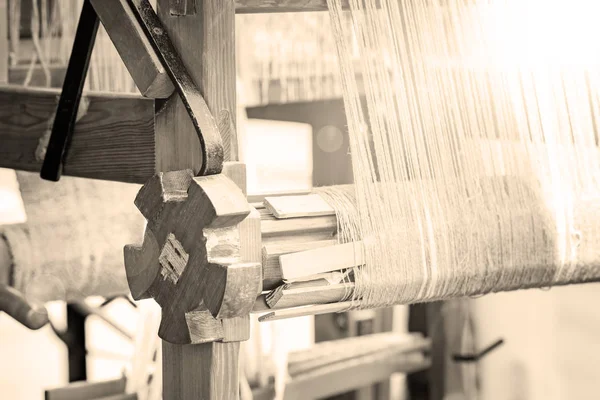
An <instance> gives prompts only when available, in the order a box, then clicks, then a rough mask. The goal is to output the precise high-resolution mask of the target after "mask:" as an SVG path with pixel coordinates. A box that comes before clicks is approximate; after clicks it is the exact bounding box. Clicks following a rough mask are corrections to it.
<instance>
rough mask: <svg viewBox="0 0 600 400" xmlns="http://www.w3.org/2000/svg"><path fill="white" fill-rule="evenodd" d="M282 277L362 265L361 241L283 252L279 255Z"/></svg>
mask: <svg viewBox="0 0 600 400" xmlns="http://www.w3.org/2000/svg"><path fill="white" fill-rule="evenodd" d="M279 262H280V263H281V274H282V276H283V279H286V280H292V279H298V278H302V277H303V276H309V275H316V274H321V273H323V272H329V271H337V270H341V269H346V268H352V267H355V266H359V265H363V264H364V263H365V261H364V253H363V249H362V242H360V241H358V242H350V243H344V244H337V245H333V246H327V247H320V248H317V249H311V250H305V251H299V252H296V253H291V254H284V255H282V256H280V257H279Z"/></svg>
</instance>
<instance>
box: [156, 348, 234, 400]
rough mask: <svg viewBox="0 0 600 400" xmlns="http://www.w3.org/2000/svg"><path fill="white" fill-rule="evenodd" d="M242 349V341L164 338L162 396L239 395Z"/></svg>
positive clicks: (182, 398)
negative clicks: (188, 342) (183, 341)
mask: <svg viewBox="0 0 600 400" xmlns="http://www.w3.org/2000/svg"><path fill="white" fill-rule="evenodd" d="M239 350H240V343H239V342H232V343H218V342H213V343H204V344H191V345H177V344H171V343H169V342H166V341H163V399H164V400H176V399H177V400H187V399H190V400H191V399H207V400H208V399H211V400H213V399H214V400H216V399H231V400H236V399H238V397H239V384H238V374H237V370H238V357H239Z"/></svg>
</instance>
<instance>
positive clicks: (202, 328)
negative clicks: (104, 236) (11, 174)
mask: <svg viewBox="0 0 600 400" xmlns="http://www.w3.org/2000/svg"><path fill="white" fill-rule="evenodd" d="M3 2H4V0H0V19H1V20H2V21H6V20H7V16H6V15H2V11H6V4H2V3H3ZM92 3H93V4H94V6H96V7H97V12H98V14H99V16H100V18H101V20H102V22H103V23H104V25H105V27H106V28H107V31H108V32H109V35H111V39H112V40H113V42H114V43H115V45H116V47H117V48H118V49H119V51H120V54H121V56H122V58H123V60H124V62H125V63H126V65H127V67H128V68H129V70H130V73H131V74H132V77H133V78H134V80H135V81H136V84H137V85H138V88H139V89H140V91H141V92H142V93H143V94H144V96H145V97H140V96H134V95H115V94H103V93H88V94H85V97H86V98H87V100H89V106H88V108H87V110H86V112H85V115H84V116H83V117H82V118H81V119H80V120H79V122H78V124H77V126H76V129H75V133H74V136H73V140H72V142H71V144H70V147H69V151H68V153H67V157H66V159H65V160H64V174H65V175H70V176H79V177H86V178H93V179H104V180H113V181H121V182H130V183H145V182H146V183H147V184H146V185H145V186H144V188H145V189H147V190H146V194H145V195H144V194H142V193H141V194H140V196H138V201H137V202H136V204H138V206H139V208H140V210H141V211H142V212H144V211H146V212H147V213H148V214H146V213H145V212H144V214H145V215H146V216H147V217H148V218H149V222H150V226H151V227H154V228H156V229H157V230H159V231H160V230H161V229H163V230H164V229H167V231H168V233H169V234H170V231H171V230H172V229H176V227H174V226H172V225H171V223H170V222H169V221H167V222H165V225H166V226H167V227H166V228H164V226H163V227H162V228H161V227H157V226H156V225H160V224H158V223H157V224H154V225H153V224H152V222H153V221H154V219H155V218H153V216H152V208H153V207H154V206H156V204H154V203H152V201H154V200H156V199H157V198H161V197H162V198H165V197H169V196H170V195H175V196H177V193H178V191H179V193H181V192H182V191H186V190H187V189H188V187H190V188H191V187H196V188H197V189H199V191H200V192H201V193H200V194H201V196H203V197H202V199H204V200H203V201H202V202H201V204H200V207H201V209H193V210H194V211H195V212H194V213H193V214H190V215H189V216H190V218H193V216H195V215H196V214H198V215H205V214H207V215H208V214H210V215H211V216H212V217H206V218H205V219H204V220H203V219H202V218H200V220H199V221H197V222H198V223H199V225H200V226H202V225H203V224H206V225H208V226H207V227H206V229H208V230H210V229H212V228H211V226H210V224H213V225H214V224H215V223H216V227H217V228H218V229H225V230H227V231H228V232H227V235H228V236H226V237H224V238H223V237H221V238H220V240H223V241H224V243H225V244H228V243H234V242H235V243H239V245H238V246H237V248H236V249H235V250H234V251H233V252H234V253H236V254H234V255H233V256H232V254H230V253H227V254H225V255H224V254H218V250H215V251H216V253H215V254H212V257H214V258H215V259H218V260H220V261H222V260H221V259H222V258H223V257H225V258H226V256H232V257H231V258H232V259H235V261H231V260H225V261H222V265H220V264H219V262H218V261H215V263H217V266H216V268H213V269H212V270H211V271H209V272H210V273H208V274H207V275H206V276H205V278H207V279H209V282H211V285H210V286H214V287H216V289H213V290H212V291H211V290H210V288H209V289H207V290H208V294H205V295H204V297H203V299H201V303H204V306H206V307H207V308H208V310H209V311H210V312H207V311H206V310H199V309H198V307H196V308H195V309H194V310H184V311H187V312H185V316H186V318H187V317H189V318H187V319H186V321H185V323H184V324H180V323H177V322H174V321H178V318H177V317H173V318H172V319H171V320H170V323H169V324H164V326H163V327H161V336H162V337H163V338H165V337H166V338H168V340H169V341H166V340H165V341H163V363H164V364H163V365H164V367H163V369H164V373H163V382H164V387H163V391H164V398H165V399H172V398H173V399H192V398H203V399H235V398H237V396H238V387H239V385H238V377H237V371H238V353H239V343H240V341H243V340H247V339H248V337H249V314H248V313H249V311H250V310H251V309H252V308H258V309H259V310H260V307H261V302H260V299H259V302H258V303H256V304H255V299H256V296H258V295H259V294H260V293H261V289H262V282H263V276H262V268H261V267H262V265H261V261H262V258H263V254H262V253H261V250H262V246H261V236H265V235H266V236H267V237H273V236H276V237H279V236H281V237H287V236H297V235H304V234H306V229H305V228H306V226H307V225H311V224H312V225H314V223H315V222H317V229H316V231H315V230H314V229H313V230H312V231H311V230H309V231H308V236H307V238H309V237H310V236H311V235H317V236H319V235H320V236H323V234H325V235H326V236H327V235H331V234H333V232H334V231H335V225H334V224H332V218H331V217H329V218H325V219H321V220H310V219H309V220H307V221H304V222H300V223H297V222H294V221H287V222H285V223H283V222H282V223H275V222H274V221H269V222H270V223H266V224H263V226H261V223H260V215H259V213H258V212H257V211H256V210H255V209H253V207H251V206H250V205H249V204H248V203H247V201H246V200H245V196H244V195H245V166H244V165H243V164H241V163H239V162H237V159H238V154H237V142H238V140H237V135H236V131H235V110H236V101H235V82H236V73H235V13H236V12H237V13H257V12H259V13H260V12H288V11H290V12H300V11H319V10H326V0H279V1H273V0H235V1H234V0H183V1H182V0H179V1H176V0H158V3H159V11H158V14H159V17H160V18H161V21H162V23H163V24H164V26H165V28H166V30H167V32H168V35H169V37H170V39H171V41H172V42H173V44H174V45H175V47H176V50H177V51H178V53H179V55H180V57H181V58H182V60H183V62H184V64H185V65H186V67H187V68H188V71H189V73H190V74H191V75H192V78H193V80H194V82H195V84H196V85H197V86H198V88H199V89H200V91H201V92H202V94H203V96H204V99H205V100H206V102H207V104H208V107H209V108H210V111H211V114H212V117H213V118H214V119H215V121H216V123H217V124H218V128H219V132H220V134H221V136H222V139H223V150H224V154H225V157H224V158H225V161H228V162H227V163H225V164H224V166H223V172H222V174H220V175H217V176H213V177H211V178H207V179H203V178H193V174H190V173H186V172H175V173H174V174H166V175H162V174H161V172H166V171H181V170H186V169H191V170H192V171H194V172H197V171H198V169H199V166H200V162H201V158H202V155H201V154H200V149H199V146H198V142H197V141H198V138H197V136H196V133H195V131H194V129H193V127H192V125H191V124H190V123H189V122H188V121H190V119H189V116H188V114H187V112H186V110H185V108H184V107H183V104H182V103H181V100H180V99H179V96H177V95H176V94H175V95H172V96H171V93H172V92H173V87H172V85H171V84H170V80H169V78H168V77H167V76H166V73H165V71H164V69H163V68H162V67H161V65H160V63H158V62H157V60H156V57H155V55H154V54H153V50H152V49H151V48H150V47H149V46H148V43H147V41H145V40H144V37H143V34H142V33H141V32H140V30H139V26H137V25H136V23H135V22H134V21H133V20H131V15H130V14H128V13H127V12H125V5H126V3H127V0H111V1H106V2H104V0H92ZM113 35H114V36H113ZM0 36H1V37H0V53H1V52H2V51H4V50H5V49H6V50H7V49H8V45H7V42H6V37H3V35H0ZM119 43H120V45H121V48H119ZM5 53H8V51H5ZM6 67H7V64H2V65H1V67H0V82H7V81H8V71H7V70H6ZM59 94H60V91H58V90H54V89H28V88H21V87H10V86H9V87H4V88H1V90H0V103H1V104H4V105H7V107H3V108H2V109H1V110H0V142H2V144H3V145H2V146H1V147H0V166H2V167H7V168H13V169H19V170H25V171H32V172H38V171H39V170H40V167H41V164H42V161H43V160H42V158H41V157H40V156H39V154H38V153H37V150H39V147H40V142H41V140H42V139H43V137H44V136H47V133H48V129H47V128H48V126H49V125H51V121H52V118H53V115H54V112H55V110H56V104H57V99H58V96H59ZM169 96H171V97H169ZM167 97H168V100H155V99H163V98H167ZM124 132H126V134H125V135H124V134H123V133H124ZM157 174H158V175H157ZM182 181H185V185H187V186H185V185H184V186H181V187H178V188H177V190H175V191H174V192H172V191H171V192H170V191H169V190H166V189H165V187H167V186H169V187H170V186H172V185H175V184H181V182H182ZM156 184H158V186H157V185H156ZM189 185H191V186H189ZM236 185H237V187H236ZM171 189H172V187H171ZM190 190H191V189H190ZM143 191H144V189H142V192H143ZM190 193H191V192H190ZM190 197H191V195H190ZM153 199H154V200H153ZM232 199H233V200H232ZM179 200H181V199H179ZM206 200H208V202H206ZM146 201H148V202H150V203H152V204H150V205H147V204H145V202H146ZM163 203H164V204H162V205H161V206H160V207H163V208H165V207H169V204H168V203H169V201H164V202H163ZM207 206H208V208H209V209H208V210H205V209H206V208H207ZM227 207H229V208H227ZM246 216H247V217H246ZM211 218H212V219H211ZM215 218H216V219H215ZM215 221H216V222H215ZM290 222H291V223H290ZM333 222H334V223H335V218H334V219H333ZM167 231H165V232H167ZM202 232H203V229H201V230H200V231H199V232H196V233H197V234H198V235H202V234H203V233H202ZM163 233H164V232H163ZM180 234H182V233H181V232H180V233H179V234H177V235H176V236H175V237H174V239H173V240H172V238H171V236H168V235H167V237H166V238H164V239H165V240H164V243H160V244H159V247H160V248H162V249H164V248H171V249H172V248H175V249H176V255H179V256H181V253H179V251H182V252H183V253H185V252H186V251H187V250H189V249H188V248H187V247H186V246H183V249H182V248H181V247H180V245H181V243H179V241H178V240H177V239H180V236H179V235H180ZM211 234H212V233H207V231H204V235H206V236H210V235H211ZM158 235H160V233H158V232H157V233H156V236H158ZM151 236H152V233H150V234H147V237H151ZM163 236H164V235H163ZM196 239H198V238H196ZM154 240H156V238H154ZM200 240H201V239H200ZM149 242H152V238H151V239H150V240H149ZM169 246H171V247H169ZM201 247H203V246H201ZM234 247H235V246H234ZM207 250H208V249H207ZM144 254H150V255H151V256H154V258H156V256H159V257H162V256H163V253H162V252H161V254H160V255H158V254H154V253H153V251H152V250H148V249H146V248H144V247H141V248H140V247H136V246H128V248H127V249H126V255H125V258H126V265H127V269H128V279H129V283H130V287H131V289H132V294H133V295H134V297H136V298H145V297H159V298H161V300H163V306H165V305H166V306H167V308H173V307H175V308H177V306H173V304H174V301H181V297H177V296H175V297H177V299H176V300H167V301H166V303H165V302H164V301H165V300H164V297H165V296H167V297H169V296H171V294H169V293H167V294H166V295H162V294H161V293H158V292H160V290H161V289H160V285H158V286H155V287H152V283H151V282H150V280H151V279H149V278H148V276H150V278H152V277H154V276H155V275H156V274H157V271H152V273H153V274H154V275H151V274H150V273H149V272H148V271H147V268H149V267H148V264H147V263H146V260H144V257H145V256H144ZM187 255H188V254H186V256H187ZM167 256H169V255H167ZM170 256H171V258H170V259H169V260H167V261H168V262H167V263H168V264H169V265H170V266H171V267H173V266H174V265H175V267H176V264H177V263H178V260H177V259H176V258H177V257H176V256H175V257H174V258H173V254H171V255H170ZM206 256H207V257H209V260H208V261H209V262H211V259H210V257H211V255H210V254H207V255H206ZM140 259H142V260H140ZM179 261H181V260H179ZM185 261H186V262H187V259H186V260H185ZM184 264H185V263H184ZM139 265H141V269H140V270H136V267H137V266H139ZM175 269H176V268H175ZM183 269H185V265H183ZM183 269H182V270H181V271H175V272H179V273H181V274H182V272H183ZM164 271H165V267H164V265H163V269H162V271H161V272H164ZM167 272H168V271H167ZM171 272H173V271H171ZM144 276H145V277H146V278H145V279H144ZM163 277H164V276H163ZM180 277H181V278H182V279H184V278H186V277H183V276H180ZM264 278H267V277H264ZM276 280H277V279H276ZM155 281H156V279H155ZM248 282H251V284H248ZM205 286H208V285H205ZM157 291H158V292H157ZM166 291H167V292H168V291H169V288H167V289H166ZM183 296H184V297H185V296H186V295H185V294H184V295H183ZM213 299H218V300H214V301H213ZM195 300H196V301H197V300H198V299H195ZM159 302H160V301H159ZM344 308H345V306H344V305H342V306H340V305H337V304H333V305H329V306H326V307H325V309H324V310H323V312H326V311H340V310H343V309H344ZM315 311H318V310H315ZM164 314H169V313H168V312H165V313H164ZM179 316H181V315H179ZM228 317H229V318H228ZM165 318H166V317H165ZM165 326H166V328H165ZM174 326H175V327H176V328H177V329H173V327H174ZM181 328H187V331H188V332H185V333H183V334H182V332H181ZM171 342H176V343H177V344H173V343H171ZM192 343H193V344H192ZM184 346H185V347H184ZM184 350H185V351H184ZM424 366H426V365H425V364H423V363H420V364H417V365H414V366H413V369H422V368H423V367H424ZM396 368H397V367H396ZM296 386H298V385H296ZM300 386H301V385H300ZM300 386H299V387H298V388H297V389H296V392H297V395H301V393H302V392H301V390H302V389H301V387H300Z"/></svg>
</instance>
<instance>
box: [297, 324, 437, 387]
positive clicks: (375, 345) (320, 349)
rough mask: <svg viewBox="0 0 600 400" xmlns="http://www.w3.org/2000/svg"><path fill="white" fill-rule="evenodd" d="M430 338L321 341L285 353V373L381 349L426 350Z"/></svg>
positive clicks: (391, 335) (390, 335)
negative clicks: (286, 360)
mask: <svg viewBox="0 0 600 400" xmlns="http://www.w3.org/2000/svg"><path fill="white" fill-rule="evenodd" d="M430 347H431V341H430V340H429V339H426V338H423V336H422V335H420V334H401V333H392V332H386V333H374V334H370V335H365V336H356V337H350V338H344V339H338V340H328V341H324V342H320V343H317V344H315V345H314V346H312V347H311V348H310V349H307V350H300V351H296V352H291V353H290V354H289V355H288V373H289V374H290V376H292V377H294V376H297V375H301V374H305V373H310V372H311V371H314V370H316V369H318V368H323V367H325V366H327V365H332V364H335V363H338V362H343V361H346V360H350V359H353V358H358V357H362V356H366V355H369V354H377V353H381V352H387V353H394V354H398V355H400V354H407V353H414V352H423V351H427V350H429V348H430Z"/></svg>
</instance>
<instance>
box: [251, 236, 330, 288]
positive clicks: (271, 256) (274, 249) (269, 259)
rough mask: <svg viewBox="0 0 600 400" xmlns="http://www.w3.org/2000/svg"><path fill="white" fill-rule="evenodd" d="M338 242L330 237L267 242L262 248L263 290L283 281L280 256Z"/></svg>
mask: <svg viewBox="0 0 600 400" xmlns="http://www.w3.org/2000/svg"><path fill="white" fill-rule="evenodd" d="M336 243H337V241H336V240H333V239H330V240H317V241H307V242H283V243H278V242H275V243H269V244H265V245H264V246H263V248H262V266H263V290H271V289H275V288H276V287H278V286H279V285H281V284H282V282H283V274H282V272H281V264H280V263H279V256H281V255H283V254H290V253H295V252H297V251H304V250H310V249H316V248H319V247H326V246H333V245H335V244H336Z"/></svg>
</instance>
